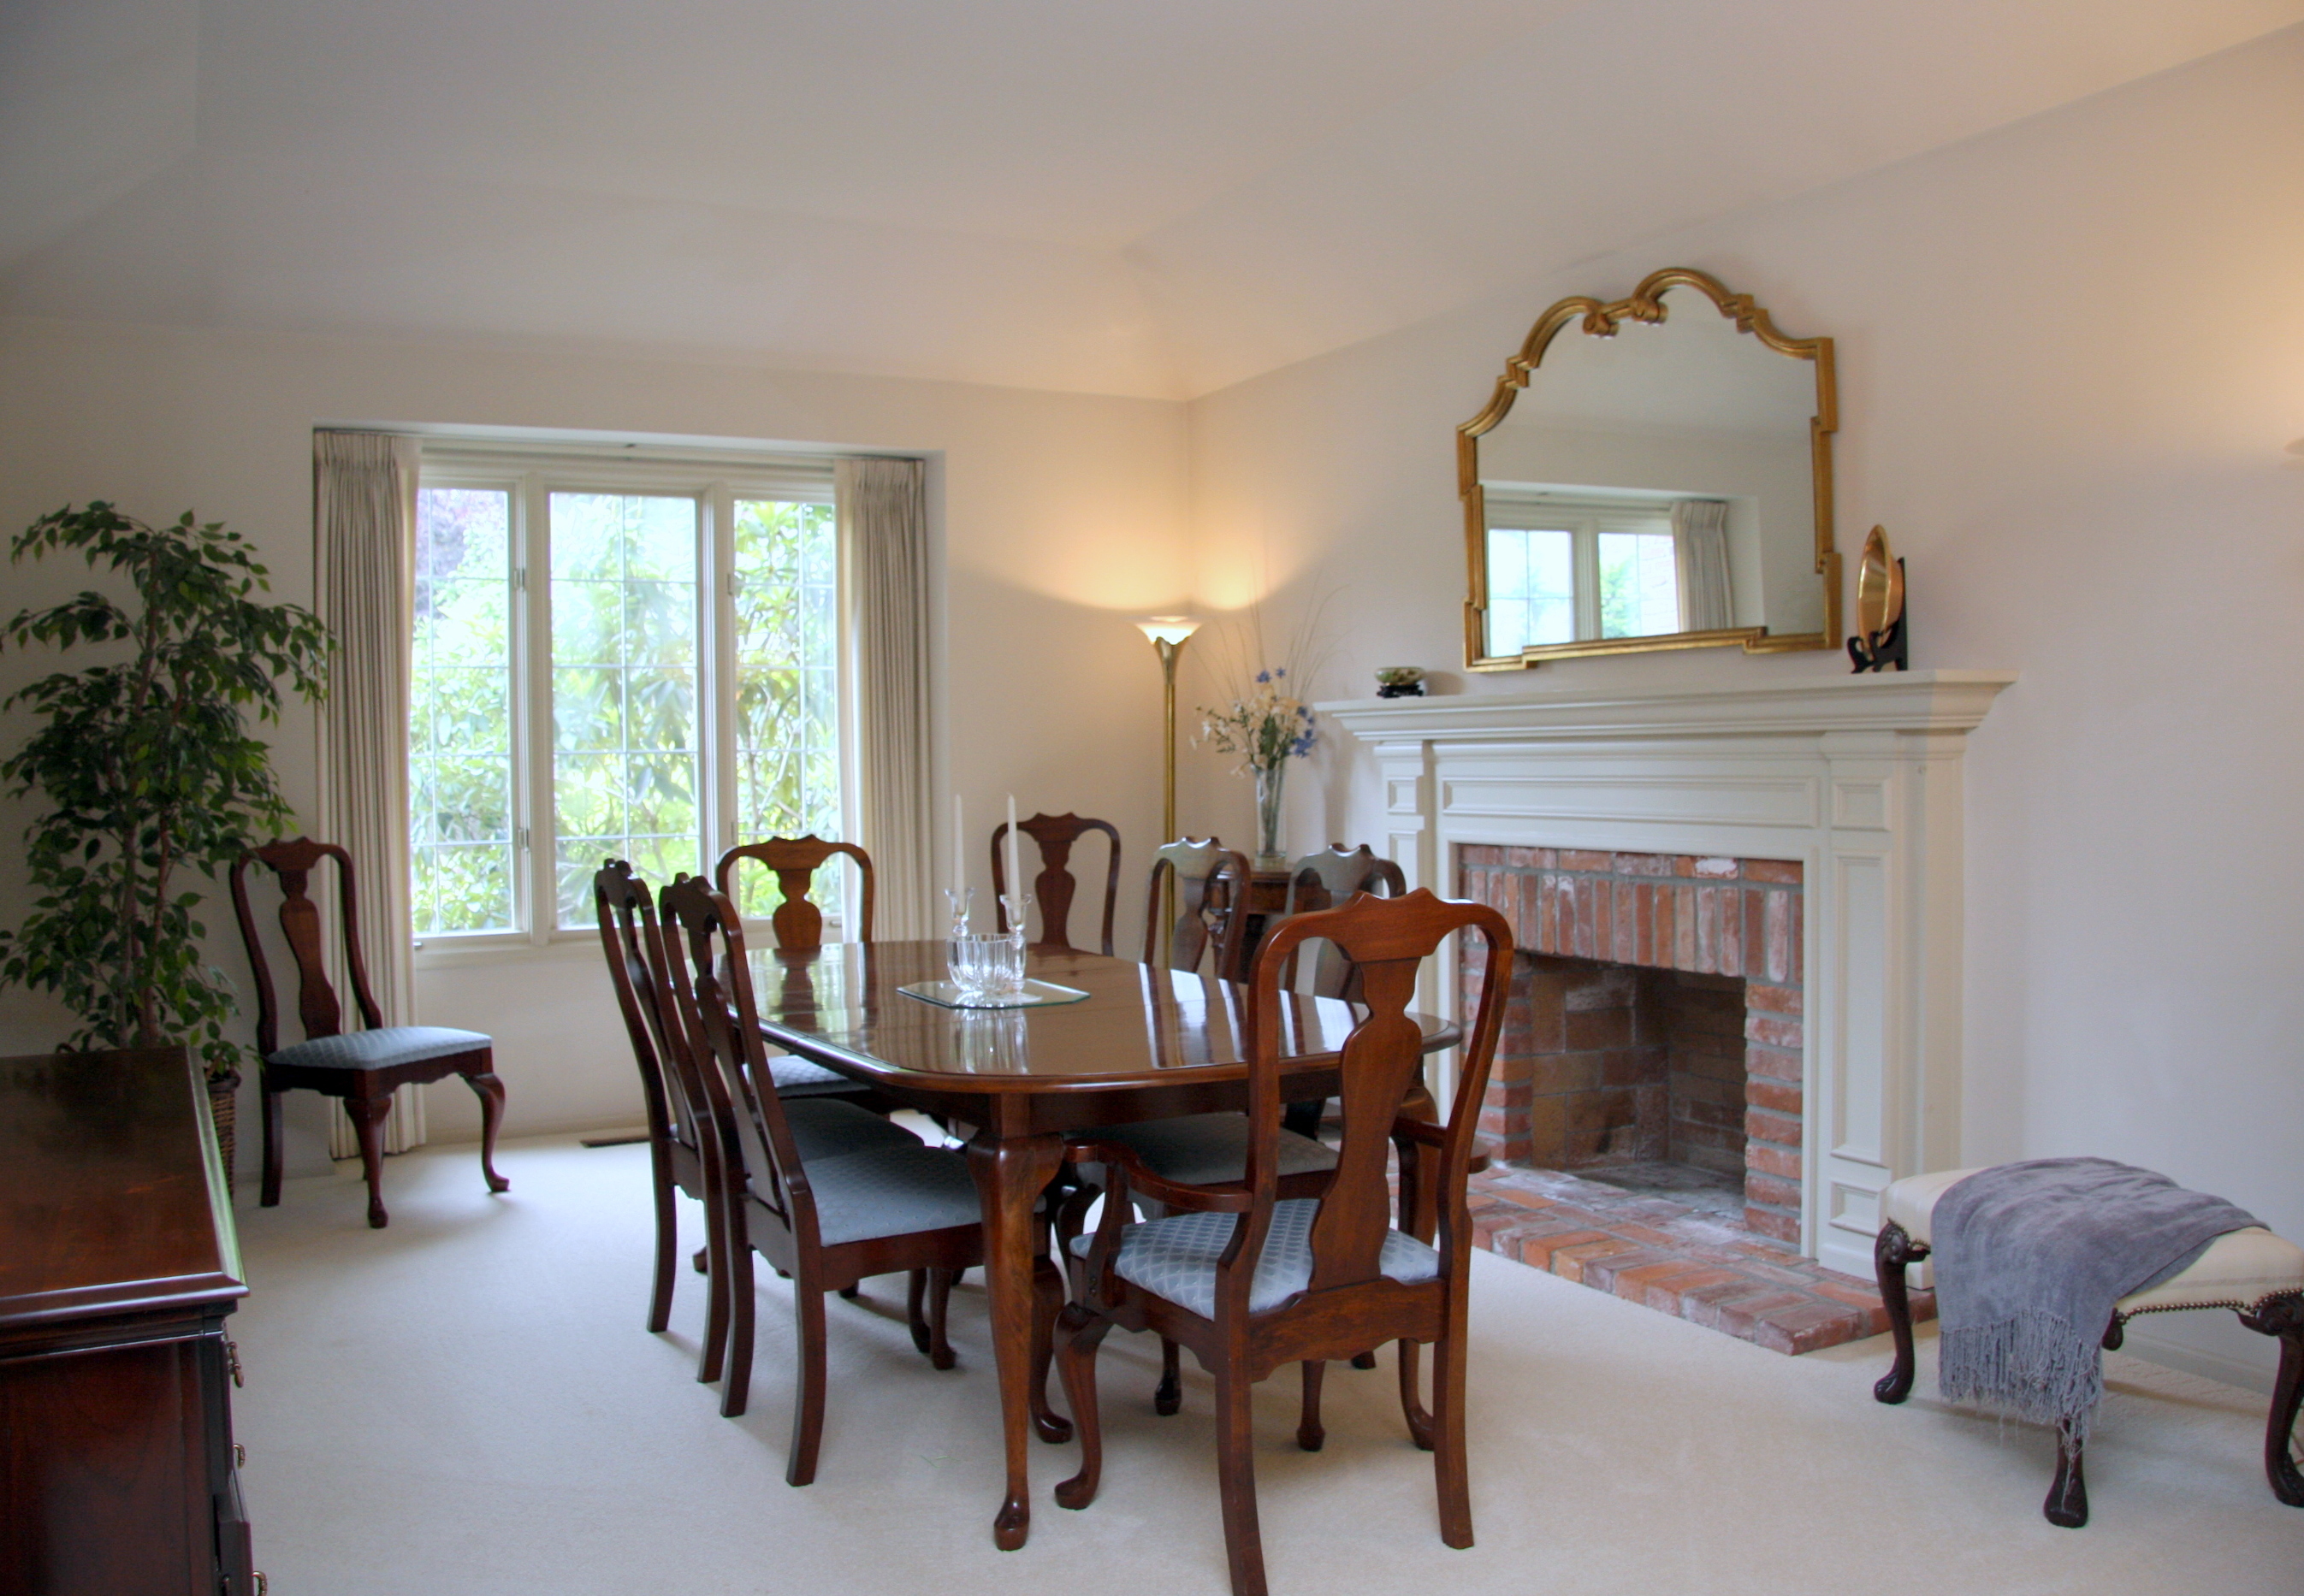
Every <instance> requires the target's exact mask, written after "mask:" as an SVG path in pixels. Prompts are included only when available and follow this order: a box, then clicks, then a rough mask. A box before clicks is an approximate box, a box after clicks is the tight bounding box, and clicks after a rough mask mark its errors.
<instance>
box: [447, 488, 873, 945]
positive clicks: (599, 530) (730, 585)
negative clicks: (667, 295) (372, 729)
mask: <svg viewBox="0 0 2304 1596" xmlns="http://www.w3.org/2000/svg"><path fill="white" fill-rule="evenodd" d="M620 454H621V452H620ZM838 573H839V558H838V549H837V545H836V541H835V534H834V516H833V507H832V472H831V469H830V465H829V462H824V463H822V464H821V465H818V464H817V463H815V462H806V461H801V462H793V463H791V464H789V465H775V464H772V463H767V464H764V463H758V462H747V463H746V465H745V466H744V467H742V468H741V469H739V468H731V467H729V466H727V465H725V464H724V463H720V462H715V463H714V465H711V466H707V465H703V464H685V463H682V462H678V461H661V460H660V461H636V460H629V459H626V458H621V457H619V458H613V459H596V458H587V457H582V456H576V457H565V458H563V457H550V458H545V459H522V458H521V457H519V456H506V455H489V454H484V453H479V452H470V451H465V450H462V449H455V448H441V449H437V450H436V449H434V448H430V447H428V448H427V450H426V452H425V460H424V467H423V480H422V486H420V487H419V490H418V494H417V550H416V603H415V612H414V614H415V637H414V653H413V657H412V668H411V693H410V700H411V708H410V720H409V792H410V804H409V811H410V841H411V864H412V874H413V880H412V882H411V901H412V905H413V920H414V925H415V931H416V934H417V936H418V937H419V938H425V939H431V938H445V937H472V936H481V935H486V934H488V933H497V934H499V935H518V934H521V933H525V934H527V935H529V936H532V937H535V938H538V939H539V940H541V939H543V938H546V937H548V936H549V934H550V933H552V932H553V931H555V930H559V929H571V930H572V929H580V928H589V927H590V926H591V925H592V923H593V908H592V888H591V881H592V873H593V872H594V871H595V870H597V869H598V868H599V866H600V861H601V860H602V859H604V858H607V857H621V858H628V859H630V860H631V862H632V864H633V866H634V867H635V868H636V869H637V870H639V871H640V873H641V874H643V875H645V876H647V877H648V879H649V880H650V881H653V882H658V883H662V882H668V881H670V880H671V879H672V877H673V874H675V873H677V872H680V871H683V870H685V871H689V872H690V873H696V872H701V871H704V870H707V869H708V868H709V866H710V864H711V862H712V860H713V859H714V858H716V857H718V855H719V853H720V851H721V850H722V849H724V848H726V847H727V846H729V845H730V844H731V843H733V842H734V841H735V840H737V838H738V837H740V836H741V837H746V838H757V837H767V836H794V835H800V834H801V833H804V832H811V831H812V832H817V834H819V835H822V836H826V837H837V836H839V835H840V834H841V832H842V829H843V825H842V817H843V774H842V757H841V743H840V725H841V715H840V677H841V668H840V661H841V646H842V644H841V637H840V611H839V574H838ZM739 879H740V882H741V887H740V891H742V892H743V893H744V894H745V896H746V899H747V901H745V902H744V903H743V904H741V906H740V907H741V908H743V909H744V910H745V912H746V913H747V914H748V915H764V914H765V913H766V912H767V905H766V903H765V902H764V901H762V900H761V899H764V898H765V897H766V896H767V894H768V893H769V891H770V889H769V887H768V885H767V882H766V881H765V880H764V879H763V877H762V873H759V872H746V873H744V874H742V875H741V876H740V878H739ZM539 906H541V907H539Z"/></svg>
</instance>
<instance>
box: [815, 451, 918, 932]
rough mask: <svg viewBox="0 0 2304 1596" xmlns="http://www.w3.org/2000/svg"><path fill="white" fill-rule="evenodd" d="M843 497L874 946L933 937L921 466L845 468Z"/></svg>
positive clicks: (862, 830)
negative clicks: (874, 892) (880, 941)
mask: <svg viewBox="0 0 2304 1596" xmlns="http://www.w3.org/2000/svg"><path fill="white" fill-rule="evenodd" d="M834 494H835V498H836V503H837V513H838V519H839V527H840V550H841V562H842V567H843V574H844V577H845V585H846V587H847V599H848V613H849V635H850V638H851V649H850V681H851V684H852V687H853V693H852V695H851V702H852V704H853V705H854V708H853V710H852V712H851V722H850V723H851V727H852V729H853V736H854V739H855V742H854V746H855V762H854V766H853V768H854V771H855V776H856V797H855V806H854V814H855V818H856V831H857V836H856V841H857V842H858V844H859V845H860V846H861V847H862V848H863V849H864V850H865V852H867V853H868V854H870V855H871V856H872V865H873V873H874V875H875V877H876V878H877V887H878V899H879V901H878V905H877V925H875V926H874V928H873V934H874V935H876V936H879V937H885V938H888V939H890V940H892V941H893V940H902V939H906V938H913V937H926V936H929V935H932V934H934V925H935V921H934V918H933V916H931V914H930V912H929V904H928V895H929V888H930V885H931V882H932V880H933V877H934V874H935V872H934V866H933V864H932V856H931V853H930V846H931V844H930V837H931V833H930V831H929V815H928V808H929V806H928V760H929V756H930V741H929V735H928V493H927V487H926V481H925V468H924V467H923V466H922V464H921V462H920V461H919V460H860V459H859V460H841V461H840V462H839V464H838V468H837V470H836V473H835V476H834Z"/></svg>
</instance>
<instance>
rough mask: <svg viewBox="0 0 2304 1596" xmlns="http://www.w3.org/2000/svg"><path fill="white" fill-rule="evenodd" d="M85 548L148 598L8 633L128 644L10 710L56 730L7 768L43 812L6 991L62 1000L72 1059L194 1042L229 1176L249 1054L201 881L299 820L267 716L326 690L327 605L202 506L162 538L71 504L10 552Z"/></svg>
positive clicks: (1, 771)
mask: <svg viewBox="0 0 2304 1596" xmlns="http://www.w3.org/2000/svg"><path fill="white" fill-rule="evenodd" d="M69 549H78V550H80V551H82V552H83V553H84V554H85V556H86V558H87V561H88V563H89V565H90V566H91V567H94V568H99V569H104V570H112V571H115V572H118V573H120V574H121V575H122V576H123V577H125V578H127V580H128V581H129V582H130V583H131V584H132V585H133V587H134V589H135V595H136V598H135V604H134V606H133V608H130V607H127V606H124V605H123V604H121V603H119V602H117V601H116V600H114V598H113V597H111V596H110V595H106V594H103V593H97V592H93V591H90V592H83V593H80V594H78V595H74V596H73V597H72V598H70V599H67V600H66V601H65V602H64V603H63V604H56V605H54V606H52V607H50V608H47V609H42V610H24V611H21V612H19V613H18V614H17V615H15V616H14V617H13V619H11V620H10V621H8V622H7V623H6V625H5V627H4V628H0V649H4V648H5V647H7V646H14V647H16V648H19V649H21V648H25V647H27V646H30V645H32V644H35V643H39V644H47V645H49V646H55V647H57V648H72V647H74V646H80V645H83V644H87V645H106V646H107V647H106V648H105V650H104V653H105V656H106V663H101V664H94V665H89V666H88V667H86V668H85V669H83V670H80V671H59V672H57V673H56V674H55V675H52V676H46V677H42V678H41V679H40V680H38V681H35V682H32V683H31V684H30V685H29V686H26V687H22V688H18V689H17V690H16V691H15V692H14V693H13V694H11V695H10V696H9V697H8V699H7V705H8V706H9V707H12V708H14V707H19V706H21V707H22V708H25V709H27V710H29V711H30V713H31V714H32V716H33V717H34V719H35V720H36V721H37V722H38V728H37V729H36V730H34V731H33V732H32V734H31V736H30V738H29V739H26V740H25V742H24V744H23V746H22V747H20V748H18V749H17V750H16V752H15V753H13V755H11V756H9V757H8V758H7V759H6V760H5V761H4V762H0V781H5V782H7V783H8V784H9V788H10V790H11V793H12V796H15V797H19V798H22V797H29V796H31V795H34V794H37V795H38V802H39V803H40V805H41V806H42V807H41V809H40V811H39V813H38V815H36V816H35V818H34V819H33V820H32V822H31V823H30V825H28V826H27V827H26V828H25V832H24V844H25V849H24V855H25V865H26V868H27V870H28V871H29V873H30V876H31V885H32V892H31V895H30V906H29V908H27V909H26V911H25V912H24V914H23V916H22V917H21V922H20V923H19V924H18V925H17V926H16V927H15V928H14V929H13V930H0V984H9V985H18V986H25V987H30V988H33V989H35V990H38V991H44V992H51V993H53V994H55V996H56V997H57V998H58V999H60V1000H61V1001H63V1003H64V1006H65V1007H66V1008H67V1009H70V1010H71V1011H72V1014H73V1015H74V1016H76V1017H77V1018H78V1019H79V1022H80V1024H79V1028H78V1029H76V1030H75V1031H73V1032H72V1034H71V1035H70V1036H68V1037H66V1038H65V1039H64V1042H63V1043H62V1046H61V1048H60V1051H72V1052H77V1051H97V1050H101V1049H107V1048H125V1047H161V1046H167V1045H170V1044H172V1043H183V1044H185V1045H187V1046H189V1047H191V1049H192V1050H193V1051H194V1052H195V1053H197V1054H198V1055H199V1058H200V1059H201V1060H203V1062H204V1063H205V1064H206V1066H207V1068H208V1082H209V1087H208V1089H209V1094H210V1098H211V1101H212V1102H214V1104H215V1106H216V1110H217V1129H218V1132H219V1136H220V1137H221V1139H222V1140H223V1142H224V1168H225V1170H227V1171H229V1170H230V1169H231V1167H232V1121H233V1112H232V1103H233V1097H232V1093H233V1088H234V1087H236V1086H237V1085H239V1083H240V1075H239V1070H238V1065H239V1062H240V1054H241V1048H240V1046H239V1044H238V1043H234V1042H233V1041H232V1040H231V1039H230V1038H229V1037H227V1036H226V1035H225V1033H224V1026H225V1022H226V1021H228V1020H229V1019H230V1018H232V1017H233V1013H234V1012H235V1010H236V1007H237V1005H236V1003H235V1001H234V999H233V989H232V985H231V984H230V982H229V981H228V980H227V979H226V978H225V977H224V972H223V971H221V970H219V969H217V968H216V967H214V966H213V965H211V964H209V963H208V961H207V958H206V955H205V951H204V949H203V941H204V939H205V937H206V934H207V927H206V926H205V925H203V924H202V923H201V922H200V921H199V919H198V918H196V917H195V916H196V915H197V913H198V911H199V905H200V901H201V894H200V892H199V891H198V890H196V888H195V886H194V885H193V882H194V879H195V878H197V877H206V878H208V879H209V880H210V881H213V880H215V879H216V876H217V874H218V873H219V872H221V871H224V870H225V869H228V868H229V867H230V866H231V863H232V861H233V859H234V858H236V857H238V856H239V855H240V853H241V851H242V850H243V849H246V848H248V847H250V845H251V843H252V842H253V841H254V840H256V839H257V838H258V837H259V836H268V835H271V834H273V833H275V832H278V831H280V830H282V829H283V828H284V826H285V825H286V823H288V822H289V821H290V820H291V818H292V813H293V812H292V810H291V809H290V808H289V806H288V805H287V803H286V802H285V801H284V799H283V798H281V796H280V791H279V787H278V784H277V782H276V781H275V779H274V776H273V772H272V761H271V749H270V748H269V747H268V746H267V745H266V744H265V743H263V742H261V741H259V740H258V739H257V738H255V737H254V736H252V735H250V716H251V714H252V715H253V717H254V719H255V720H257V721H270V722H276V721H278V720H279V718H280V708H281V702H282V695H283V689H284V688H285V689H286V690H288V691H291V692H293V693H295V694H296V695H298V696H299V697H303V698H307V699H311V700H315V701H317V700H318V698H319V697H320V696H321V694H322V693H323V692H324V691H325V688H326V662H327V652H328V648H329V646H330V645H329V640H328V635H327V632H326V629H324V628H323V627H322V626H321V624H320V622H319V621H318V618H316V617H315V616H314V615H313V614H312V613H311V612H309V611H308V610H304V609H302V608H301V607H299V606H297V605H295V604H272V603H268V602H267V601H265V600H264V599H263V598H262V597H261V596H260V595H262V594H264V593H266V592H268V591H269V590H270V584H269V582H268V581H267V572H266V570H265V568H264V567H263V566H262V565H260V564H258V562H256V560H255V558H254V556H253V553H252V550H251V547H250V544H249V542H248V540H247V539H246V538H244V537H242V536H241V535H240V534H239V533H237V532H233V531H230V530H227V529H226V528H224V525H223V524H222V523H220V522H211V523H209V524H208V525H205V526H203V525H199V524H196V523H195V521H194V519H193V517H192V514H191V511H185V512H184V515H183V517H182V519H180V520H178V521H176V522H175V523H174V525H172V526H165V527H153V526H148V525H147V524H145V523H144V522H142V521H140V520H136V519H132V518H131V517H128V516H124V515H122V514H121V513H120V512H119V511H116V510H114V508H113V507H112V506H111V505H109V504H107V503H105V502H102V501H101V500H96V501H91V502H89V505H88V506H87V508H85V509H82V510H74V509H72V508H71V507H70V506H66V507H65V508H64V509H63V510H59V511H56V512H55V513H54V514H53V515H47V516H43V517H41V518H40V519H38V520H37V521H35V522H33V523H32V525H31V526H30V527H29V528H26V529H25V530H24V531H22V532H21V533H19V534H18V535H17V536H16V538H15V540H14V543H13V546H12V548H11V550H10V553H11V555H12V558H13V560H15V561H17V562H21V561H22V560H23V559H24V558H25V556H27V555H31V556H33V557H35V558H38V557H39V556H41V555H45V554H47V553H51V552H53V551H56V550H69Z"/></svg>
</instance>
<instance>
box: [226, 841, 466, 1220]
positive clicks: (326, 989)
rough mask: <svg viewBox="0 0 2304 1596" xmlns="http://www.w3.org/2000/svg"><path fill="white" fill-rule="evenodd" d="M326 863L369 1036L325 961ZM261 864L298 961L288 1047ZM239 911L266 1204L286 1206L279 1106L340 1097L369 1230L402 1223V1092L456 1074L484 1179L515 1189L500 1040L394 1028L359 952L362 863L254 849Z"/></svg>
mask: <svg viewBox="0 0 2304 1596" xmlns="http://www.w3.org/2000/svg"><path fill="white" fill-rule="evenodd" d="M323 860H333V861H334V862H335V867H336V875H335V881H336V925H337V929H338V931H339V933H340V934H341V937H342V948H341V954H342V958H343V969H344V972H345V975H346V976H347V977H348V978H349V980H350V981H351V984H352V1001H353V1003H354V1004H355V1005H356V1006H357V1007H358V1009H359V1010H360V1029H358V1030H355V1031H346V1030H345V1029H344V1028H343V1020H344V1012H343V1004H342V1003H341V1002H339V1001H337V997H336V990H335V986H334V985H332V984H330V982H329V980H328V970H327V959H326V955H325V954H324V953H323V952H322V949H323V947H324V945H325V944H324V940H323V936H322V933H321V925H320V922H321V915H320V910H319V906H318V905H317V904H315V903H314V902H313V901H312V898H311V892H310V885H311V874H312V872H313V871H314V870H315V869H317V868H318V866H319V865H320V863H321V862H322V861H323ZM251 864H257V865H261V866H264V867H265V868H267V869H268V870H270V871H271V872H272V873H273V874H275V876H277V877H278V878H279V882H280V891H281V902H280V929H281V930H282V932H284V933H285V934H286V937H287V941H288V952H289V956H290V957H291V958H293V959H294V960H295V962H296V1012H297V1016H298V1018H300V1019H301V1020H302V1021H303V1025H304V1040H303V1041H301V1042H300V1043H295V1044H294V1045H293V1046H290V1047H282V1046H281V1045H280V1009H279V1003H278V1001H277V999H276V997H275V994H274V992H273V990H272V967H271V965H270V964H269V962H267V960H266V958H265V957H264V942H263V939H262V938H261V937H260V936H258V934H257V929H256V916H255V913H254V911H253V910H252V909H251V908H250V906H249V898H248V869H249V866H250V865H251ZM231 882H232V908H233V916H234V917H235V918H237V919H238V920H239V922H240V936H241V942H242V943H243V944H244V945H245V946H246V947H247V950H248V963H249V967H250V971H251V972H252V974H253V975H255V978H256V1051H257V1055H258V1058H260V1059H261V1060H263V1071H264V1191H263V1195H262V1198H261V1203H262V1205H263V1206H264V1207H267V1208H272V1207H275V1206H277V1205H278V1203H279V1202H280V1173H281V1158H282V1148H281V1142H282V1128H283V1127H282V1125H281V1104H280V1099H281V1096H282V1094H284V1093H288V1092H293V1091H308V1092H318V1093H319V1094H322V1095H323V1096H326V1097H334V1098H336V1099H339V1100H340V1101H341V1102H343V1105H344V1111H345V1113H346V1114H347V1115H349V1116H350V1118H351V1119H352V1130H353V1132H354V1134H355V1135H356V1136H358V1137H359V1138H360V1172H361V1173H362V1174H363V1175H364V1176H366V1177H367V1179H368V1225H369V1227H370V1228H371V1229H377V1230H381V1229H384V1228H385V1226H386V1225H388V1224H390V1223H391V1222H392V1216H391V1214H390V1213H389V1212H387V1211H386V1210H385V1205H384V1117H385V1114H386V1113H388V1112H389V1111H390V1110H391V1108H392V1094H394V1092H396V1091H398V1090H399V1089H400V1088H401V1087H402V1086H416V1085H425V1084H427V1083H428V1082H431V1081H437V1080H445V1079H446V1078H447V1077H450V1076H452V1075H459V1076H462V1077H464V1082H465V1084H466V1085H469V1086H470V1087H471V1089H472V1092H473V1094H475V1095H476V1096H478V1097H479V1100H480V1173H481V1174H482V1175H483V1176H484V1177H485V1178H487V1184H488V1189H489V1190H490V1191H492V1192H501V1191H509V1190H511V1189H512V1182H510V1181H508V1180H506V1179H505V1178H504V1177H503V1176H501V1175H499V1174H497V1173H496V1130H497V1128H498V1127H499V1126H501V1125H502V1123H503V1121H504V1083H503V1082H502V1081H500V1080H498V1079H497V1078H496V1043H495V1042H494V1041H493V1040H492V1039H491V1038H489V1037H487V1036H486V1035H484V1034H481V1033H480V1032H478V1031H462V1030H456V1029H454V1028H453V1027H450V1026H387V1025H385V1023H384V1015H383V1013H382V1011H381V1010H379V1009H377V1002H376V996H375V994H374V993H373V992H370V991H369V989H368V967H367V965H366V963H365V962H363V961H362V959H361V958H360V917H359V916H360V899H359V894H358V891H357V890H356V888H355V885H354V882H353V876H352V855H350V854H348V853H346V852H345V851H344V850H343V849H342V848H340V847H338V846H337V845H336V844H335V843H333V842H315V841H313V840H311V839H310V838H309V837H292V838H287V839H284V840H275V841H271V842H267V843H266V844H264V845H263V846H262V847H260V848H253V849H249V850H248V851H247V852H245V853H243V854H241V856H240V857H238V858H236V859H234V860H233V864H232V876H231Z"/></svg>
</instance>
